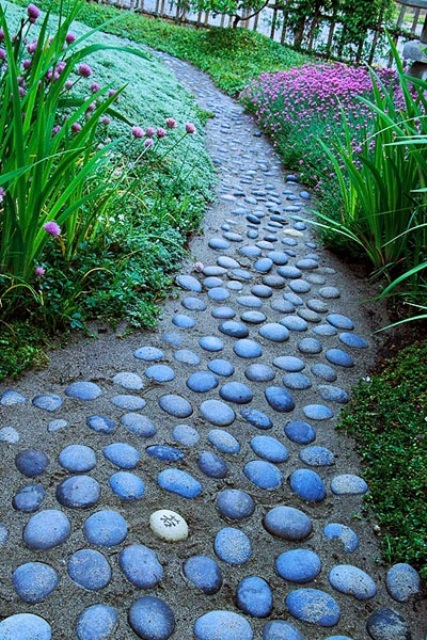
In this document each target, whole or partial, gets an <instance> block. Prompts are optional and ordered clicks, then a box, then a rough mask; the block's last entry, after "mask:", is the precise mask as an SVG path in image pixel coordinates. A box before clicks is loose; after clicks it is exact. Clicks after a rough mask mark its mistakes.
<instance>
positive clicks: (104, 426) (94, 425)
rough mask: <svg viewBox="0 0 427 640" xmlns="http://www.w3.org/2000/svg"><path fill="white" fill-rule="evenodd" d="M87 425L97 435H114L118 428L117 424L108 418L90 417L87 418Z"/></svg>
mask: <svg viewBox="0 0 427 640" xmlns="http://www.w3.org/2000/svg"><path fill="white" fill-rule="evenodd" d="M86 424H87V426H88V427H89V429H92V431H96V432H97V433H112V432H113V431H114V430H115V428H116V423H115V422H114V420H112V419H111V418H109V417H108V416H89V418H86Z"/></svg>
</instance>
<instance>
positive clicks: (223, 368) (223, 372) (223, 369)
mask: <svg viewBox="0 0 427 640" xmlns="http://www.w3.org/2000/svg"><path fill="white" fill-rule="evenodd" d="M208 369H210V370H211V371H213V373H216V374H217V375H218V376H224V377H226V378H228V377H229V376H232V375H233V373H234V366H233V365H232V364H231V362H228V360H223V359H222V358H216V359H215V360H211V361H210V362H208Z"/></svg>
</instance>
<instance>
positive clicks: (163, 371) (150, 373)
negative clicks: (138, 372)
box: [145, 364, 175, 382]
mask: <svg viewBox="0 0 427 640" xmlns="http://www.w3.org/2000/svg"><path fill="white" fill-rule="evenodd" d="M145 375H146V376H147V378H149V379H150V380H154V381H155V382H170V381H171V380H173V379H174V378H175V372H174V370H173V369H171V368H170V367H168V366H167V365H166V364H153V365H152V366H151V367H148V369H146V371H145Z"/></svg>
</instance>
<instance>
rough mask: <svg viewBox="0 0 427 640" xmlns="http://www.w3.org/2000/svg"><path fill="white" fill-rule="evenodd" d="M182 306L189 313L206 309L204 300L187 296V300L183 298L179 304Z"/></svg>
mask: <svg viewBox="0 0 427 640" xmlns="http://www.w3.org/2000/svg"><path fill="white" fill-rule="evenodd" d="M181 304H182V306H183V307H184V308H185V309H188V310H189V311H204V310H205V309H206V307H207V304H206V302H205V301H204V300H201V299H200V298H194V297H192V296H189V297H188V298H184V300H182V302H181Z"/></svg>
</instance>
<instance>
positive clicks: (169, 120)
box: [166, 118, 178, 129]
mask: <svg viewBox="0 0 427 640" xmlns="http://www.w3.org/2000/svg"><path fill="white" fill-rule="evenodd" d="M166 126H167V128H168V129H176V128H177V126H178V125H177V123H176V120H175V118H166Z"/></svg>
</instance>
